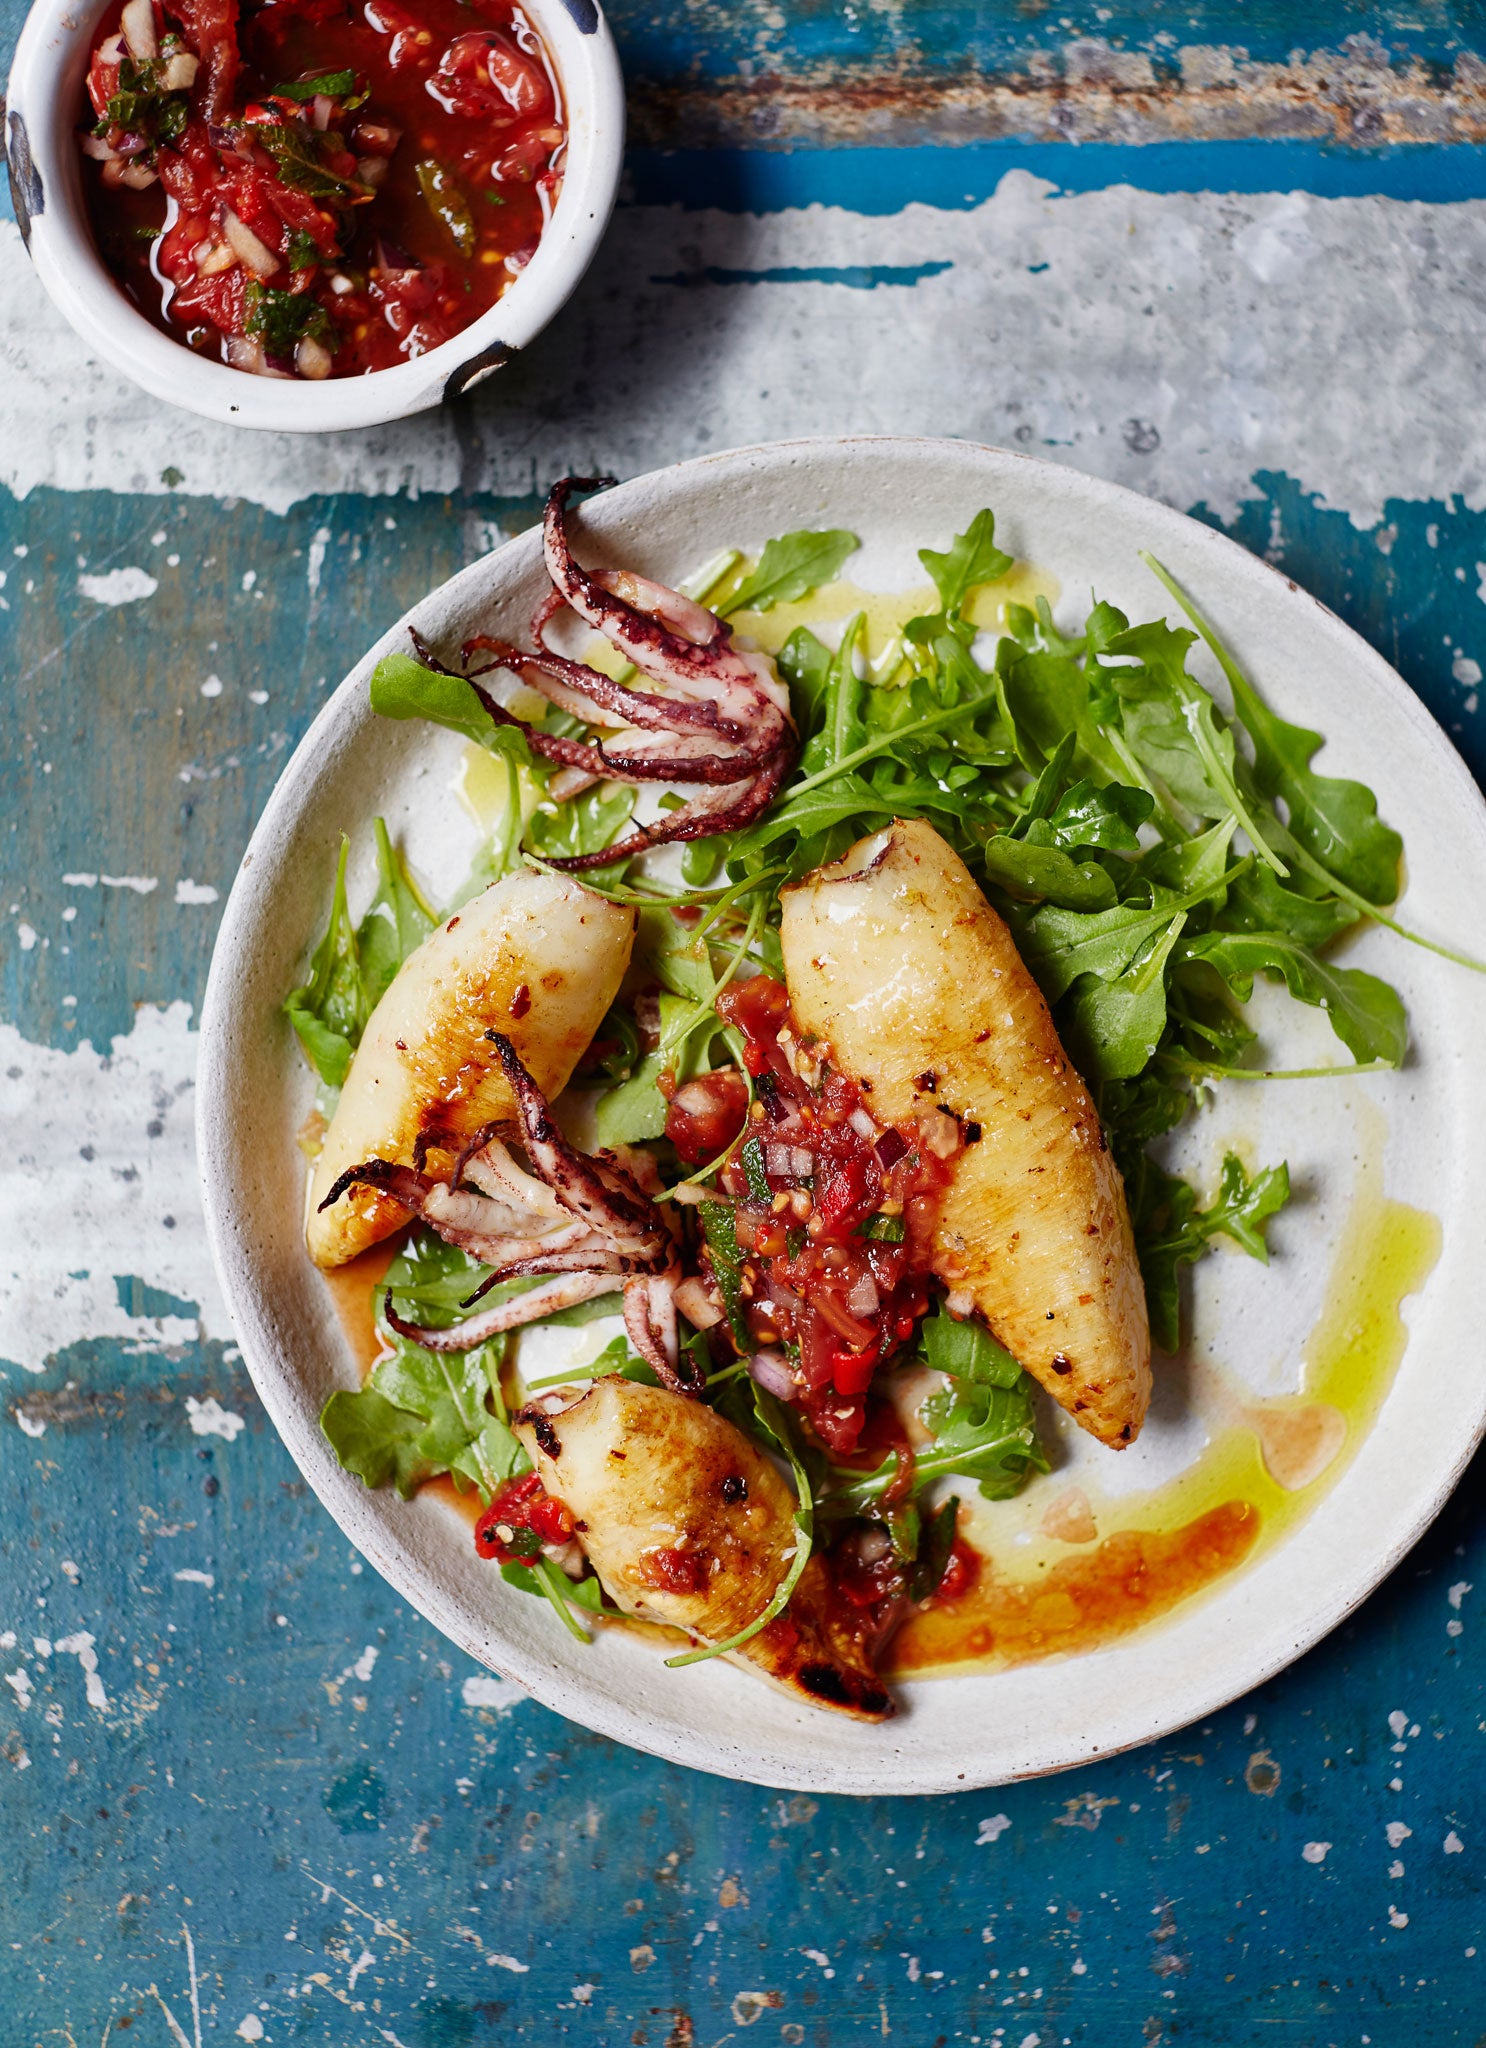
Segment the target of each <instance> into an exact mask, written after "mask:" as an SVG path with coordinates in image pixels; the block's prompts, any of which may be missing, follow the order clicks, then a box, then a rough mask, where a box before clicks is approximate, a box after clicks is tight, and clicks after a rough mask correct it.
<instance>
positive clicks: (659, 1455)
mask: <svg viewBox="0 0 1486 2048" xmlns="http://www.w3.org/2000/svg"><path fill="white" fill-rule="evenodd" d="M515 1427H516V1433H517V1435H518V1436H519V1437H520V1438H521V1440H522V1442H523V1443H524V1444H525V1446H526V1448H527V1451H528V1452H529V1454H530V1456H531V1460H532V1463H533V1464H534V1465H535V1467H536V1469H537V1472H538V1473H539V1475H540V1477H541V1480H542V1484H543V1485H544V1486H545V1487H546V1489H547V1491H548V1492H549V1493H550V1494H552V1495H554V1496H555V1497H556V1498H557V1499H560V1500H562V1501H564V1502H565V1503H566V1504H567V1507H568V1509H569V1511H570V1512H571V1513H572V1515H573V1517H574V1519H575V1521H576V1523H577V1525H578V1540H579V1542H580V1543H581V1544H582V1545H583V1548H584V1551H585V1552H586V1554H587V1556H588V1558H589V1561H590V1562H591V1563H592V1565H593V1568H594V1570H595V1571H596V1572H597V1573H598V1576H599V1578H600V1580H601V1581H602V1583H603V1585H604V1588H605V1590H606V1591H607V1592H608V1594H609V1596H610V1598H611V1599H612V1600H613V1601H614V1602H615V1603H616V1604H617V1605H618V1606H619V1607H620V1608H622V1609H623V1611H624V1612H625V1613H626V1614H633V1615H636V1616H639V1617H640V1618H642V1619H644V1620H647V1621H659V1622H667V1623H669V1624H670V1625H671V1626H672V1627H675V1628H681V1629H685V1630H687V1631H688V1632H689V1633H690V1634H692V1635H694V1636H697V1637H699V1638H700V1639H701V1640H702V1641H703V1642H707V1643H718V1642H723V1641H725V1640H726V1639H727V1638H728V1637H729V1636H733V1635H736V1634H737V1633H738V1632H739V1630H740V1629H744V1628H746V1627H747V1626H748V1624H749V1623H750V1622H751V1621H753V1620H754V1619H756V1617H757V1616H758V1615H759V1614H760V1613H762V1611H763V1610H764V1608H765V1607H767V1605H768V1604H769V1601H770V1599H771V1598H772V1597H773V1595H774V1593H775V1591H776V1589H777V1588H778V1586H779V1585H780V1583H781V1581H782V1580H783V1578H784V1576H785V1574H786V1572H787V1571H788V1569H789V1565H790V1561H791V1559H792V1558H793V1556H794V1552H795V1544H796V1541H797V1533H796V1530H795V1525H794V1507H795V1503H794V1497H793V1495H792V1494H791V1492H790V1489H789V1487H788V1486H787V1485H786V1484H785V1481H784V1479H783V1478H782V1477H781V1475H780V1473H779V1472H778V1471H777V1470H776V1469H775V1467H774V1466H773V1465H772V1464H771V1463H770V1461H769V1460H768V1458H767V1457H765V1456H764V1454H763V1452H762V1451H760V1450H759V1449H758V1448H757V1446H756V1445H754V1444H753V1443H751V1442H750V1441H749V1439H748V1438H747V1437H746V1436H744V1435H743V1433H742V1431H741V1430H739V1429H736V1428H735V1427H734V1426H733V1424H732V1423H731V1422H729V1421H728V1420H727V1419H726V1417H724V1416H721V1415H718V1414H717V1413H716V1412H715V1411H714V1410H713V1409H711V1408H709V1407H707V1406H706V1404H705V1403H704V1402H701V1401H693V1400H686V1399H684V1398H683V1397H682V1396H681V1395H679V1394H673V1393H671V1392H669V1391H668V1390H667V1389H665V1388H662V1387H646V1386H640V1385H637V1384H636V1383H635V1382H634V1381H632V1380H626V1379H621V1378H618V1377H614V1378H609V1379H601V1380H597V1381H595V1382H594V1384H593V1386H592V1387H591V1388H590V1389H589V1391H588V1392H587V1393H585V1394H583V1395H581V1396H580V1397H579V1398H578V1399H577V1400H575V1401H574V1402H572V1403H571V1405H570V1406H568V1407H566V1408H562V1409H559V1410H558V1412H557V1413H556V1414H555V1415H549V1414H546V1413H543V1412H541V1411H539V1410H536V1409H528V1410H526V1411H525V1412H524V1413H523V1414H522V1415H519V1416H518V1417H517V1418H516V1424H515ZM732 1661H733V1662H735V1663H739V1664H747V1665H749V1666H751V1667H752V1668H754V1669H755V1670H758V1671H761V1672H762V1673H763V1674H764V1676H765V1677H766V1678H769V1679H771V1680H772V1681H773V1682H774V1683H775V1684H776V1685H778V1686H781V1687H782V1688H783V1689H784V1690H785V1691H786V1692H789V1693H791V1694H793V1695H794V1696H795V1697H796V1698H800V1699H804V1700H807V1701H809V1702H810V1703H812V1704H813V1705H816V1706H828V1707H834V1708H836V1709H838V1710H839V1711H840V1712H842V1713H846V1714H851V1715H854V1716H855V1717H856V1718H857V1719H859V1720H870V1721H880V1720H884V1719H886V1718H887V1716H888V1715H890V1714H891V1713H892V1711H893V1702H892V1698H891V1696H890V1695H889V1693H888V1692H887V1690H886V1688H885V1687H884V1686H883V1684H882V1681H881V1680H880V1679H879V1678H878V1677H877V1675H876V1673H875V1672H874V1670H873V1669H872V1664H871V1659H870V1657H869V1655H868V1645H867V1642H866V1639H865V1634H864V1631H863V1630H862V1628H861V1625H860V1622H859V1619H858V1617H857V1616H856V1614H855V1611H854V1610H852V1609H850V1608H848V1607H847V1605H846V1604H845V1603H844V1602H843V1601H841V1600H840V1599H839V1596H838V1595H837V1594H836V1591H835V1587H834V1584H833V1582H832V1579H831V1574H830V1569H829V1566H828V1565H827V1564H826V1562H825V1561H824V1560H823V1559H822V1558H820V1557H812V1558H811V1560H810V1562H809V1563H808V1564H807V1565H806V1567H805V1570H804V1572H803V1573H802V1574H801V1577H800V1582H799V1584H798V1585H797V1586H796V1588H795V1590H794V1593H793V1595H792V1597H791V1599H790V1603H789V1605H788V1607H787V1608H786V1609H785V1611H784V1612H783V1613H782V1614H780V1615H777V1616H776V1617H775V1618H774V1620H773V1621H771V1622H770V1623H769V1625H768V1627H767V1628H764V1629H762V1630H761V1631H760V1632H759V1634H758V1635H756V1636H755V1637H754V1638H753V1639H752V1641H751V1642H748V1643H745V1644H744V1645H743V1646H742V1647H741V1648H740V1649H739V1650H737V1651H735V1652H733V1653H732Z"/></svg>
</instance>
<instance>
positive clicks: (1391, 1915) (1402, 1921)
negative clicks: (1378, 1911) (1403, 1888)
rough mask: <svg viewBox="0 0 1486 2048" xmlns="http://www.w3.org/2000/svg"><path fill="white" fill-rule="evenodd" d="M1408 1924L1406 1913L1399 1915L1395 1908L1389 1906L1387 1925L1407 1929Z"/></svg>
mask: <svg viewBox="0 0 1486 2048" xmlns="http://www.w3.org/2000/svg"><path fill="white" fill-rule="evenodd" d="M1408 1924H1409V1916H1408V1914H1407V1913H1400V1912H1399V1910H1398V1908H1397V1906H1390V1907H1389V1908H1388V1925H1389V1926H1390V1927H1407V1926H1408Z"/></svg>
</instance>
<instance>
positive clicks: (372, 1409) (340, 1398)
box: [320, 1387, 430, 1500]
mask: <svg viewBox="0 0 1486 2048" xmlns="http://www.w3.org/2000/svg"><path fill="white" fill-rule="evenodd" d="M320 1427H321V1429H322V1430H323V1431H324V1432H325V1435H326V1437H327V1438H328V1439H329V1442H330V1448H331V1449H332V1450H333V1451H334V1452H335V1455H336V1457H337V1458H338V1459H339V1460H340V1462H341V1464H342V1465H343V1466H344V1467H345V1469H346V1471H348V1472H354V1473H355V1474H356V1476H357V1478H358V1479H361V1480H363V1481H364V1482H365V1483H366V1485H368V1486H395V1487H396V1488H397V1490H398V1492H399V1493H400V1494H401V1495H402V1497H403V1499H404V1500H407V1499H409V1498H410V1497H411V1495H412V1494H413V1493H414V1492H415V1491H416V1490H417V1488H418V1486H419V1484H420V1483H421V1482H422V1481H423V1480H424V1479H426V1478H428V1477H429V1476H430V1467H429V1465H428V1463H427V1461H426V1460H425V1459H424V1458H423V1456H422V1455H421V1453H420V1452H419V1451H418V1449H417V1448H416V1440H417V1438H418V1437H419V1436H420V1435H421V1433H422V1430H423V1422H422V1420H421V1418H420V1417H418V1416H416V1415H409V1414H407V1413H406V1412H405V1411H404V1410H403V1409H401V1408H399V1407H397V1406H396V1405H395V1403H393V1402H391V1401H389V1400H388V1399H387V1398H386V1396H385V1395H383V1394H379V1393H378V1392H377V1390H376V1389H375V1388H374V1387H363V1388H362V1389H361V1391H360V1392H359V1393H351V1392H350V1391H349V1390H347V1389H345V1388H342V1389H340V1390H339V1391H337V1392H336V1393H334V1394H332V1395H331V1397H330V1399H329V1400H328V1401H327V1402H326V1403H325V1406H324V1409H323V1410H322V1411H321V1415H320Z"/></svg>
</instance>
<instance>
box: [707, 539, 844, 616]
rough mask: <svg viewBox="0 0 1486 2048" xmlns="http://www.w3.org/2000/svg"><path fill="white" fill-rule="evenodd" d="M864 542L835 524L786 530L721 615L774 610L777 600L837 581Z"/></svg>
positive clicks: (791, 599)
mask: <svg viewBox="0 0 1486 2048" xmlns="http://www.w3.org/2000/svg"><path fill="white" fill-rule="evenodd" d="M860 545H861V543H860V542H859V541H858V539H857V537H856V535H855V534H854V533H847V532H846V531H845V530H844V529H843V528H841V527H833V528H831V529H830V530H829V531H828V532H825V533H804V532H801V533H785V534H781V535H780V536H779V537H778V539H777V540H771V541H769V542H768V543H767V545H766V546H765V548H764V551H763V553H762V554H761V555H760V556H759V558H758V566H757V568H755V569H754V570H753V572H752V573H751V574H750V575H749V576H746V577H745V578H744V580H743V582H742V583H741V584H739V586H738V588H737V589H736V590H735V591H734V592H733V594H732V596H731V597H730V598H728V599H727V601H726V603H725V604H722V605H720V606H719V607H718V611H719V615H720V616H721V617H723V618H726V617H728V615H729V614H730V613H732V612H739V611H753V612H767V611H772V609H773V608H774V606H775V605H776V604H796V603H798V601H799V600H800V599H801V598H802V597H808V596H809V595H810V593H811V591H812V590H818V589H819V588H820V586H821V585H822V584H823V583H831V582H834V581H835V579H836V577H838V576H839V575H840V574H841V569H842V566H843V564H844V563H845V561H846V559H847V557H848V556H849V555H853V554H855V553H856V551H857V548H858V547H859V546H860Z"/></svg>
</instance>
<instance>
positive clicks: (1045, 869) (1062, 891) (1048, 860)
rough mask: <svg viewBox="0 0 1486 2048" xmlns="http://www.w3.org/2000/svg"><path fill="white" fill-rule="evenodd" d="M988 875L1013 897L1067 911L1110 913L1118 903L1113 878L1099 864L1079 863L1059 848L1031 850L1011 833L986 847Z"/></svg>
mask: <svg viewBox="0 0 1486 2048" xmlns="http://www.w3.org/2000/svg"><path fill="white" fill-rule="evenodd" d="M984 860H985V871H986V873H987V875H988V876H989V877H990V879H991V880H992V881H993V882H995V883H997V884H998V885H999V886H1000V887H1001V888H1003V889H1006V890H1008V891H1009V892H1010V893H1011V894H1012V895H1013V896H1026V897H1032V898H1035V899H1039V900H1041V901H1043V902H1046V903H1056V904H1059V905H1061V906H1062V907H1063V908H1064V909H1066V910H1082V911H1092V910H1108V909H1110V908H1112V906H1113V904H1114V901H1115V885H1114V881H1113V878H1112V877H1111V876H1110V875H1109V874H1108V873H1107V872H1106V871H1105V870H1104V869H1103V868H1102V867H1100V866H1099V864H1098V862H1097V861H1076V860H1074V859H1073V857H1072V855H1071V854H1067V853H1064V852H1063V850H1062V848H1061V847H1057V846H1030V845H1028V843H1027V841H1026V840H1024V839H1013V838H1012V837H1011V835H1010V834H1009V833H1006V832H997V833H994V834H993V835H992V836H991V837H990V838H989V839H988V840H987V841H986V843H985V850H984Z"/></svg>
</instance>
